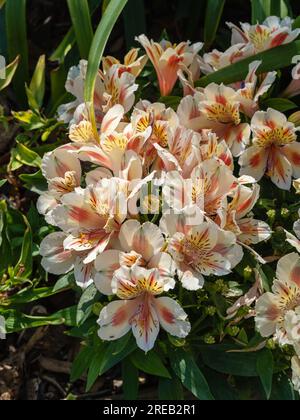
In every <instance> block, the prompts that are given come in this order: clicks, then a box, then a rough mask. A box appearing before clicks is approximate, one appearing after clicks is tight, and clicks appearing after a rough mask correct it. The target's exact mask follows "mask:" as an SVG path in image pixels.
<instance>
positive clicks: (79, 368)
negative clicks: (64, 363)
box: [70, 347, 95, 382]
mask: <svg viewBox="0 0 300 420" xmlns="http://www.w3.org/2000/svg"><path fill="white" fill-rule="evenodd" d="M94 352H95V349H94V348H93V347H83V349H82V350H81V351H80V352H79V353H78V355H77V356H76V358H75V360H74V362H73V364H72V369H71V377H70V381H71V382H76V381H77V380H78V379H80V378H81V377H82V376H83V374H84V372H86V371H87V369H88V368H89V366H90V364H91V362H92V360H93V357H94Z"/></svg>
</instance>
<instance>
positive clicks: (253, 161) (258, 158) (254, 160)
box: [250, 153, 260, 168]
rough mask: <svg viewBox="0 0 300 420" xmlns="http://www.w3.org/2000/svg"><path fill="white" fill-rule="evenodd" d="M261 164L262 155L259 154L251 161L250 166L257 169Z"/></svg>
mask: <svg viewBox="0 0 300 420" xmlns="http://www.w3.org/2000/svg"><path fill="white" fill-rule="evenodd" d="M259 164H260V155H259V154H258V153H257V154H256V155H254V156H253V157H252V158H251V159H250V166H252V168H256V167H257V166H258V165H259Z"/></svg>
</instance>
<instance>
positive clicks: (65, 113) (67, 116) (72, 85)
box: [57, 60, 87, 123]
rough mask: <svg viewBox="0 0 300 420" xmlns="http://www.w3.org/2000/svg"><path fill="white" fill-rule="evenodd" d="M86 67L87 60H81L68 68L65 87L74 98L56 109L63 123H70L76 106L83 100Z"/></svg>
mask: <svg viewBox="0 0 300 420" xmlns="http://www.w3.org/2000/svg"><path fill="white" fill-rule="evenodd" d="M86 69H87V61H86V60H81V61H80V63H79V65H78V66H73V67H71V68H70V70H69V73H68V77H67V81H66V85H65V88H66V91H67V92H69V93H71V94H72V95H73V96H74V97H75V98H76V99H75V100H74V101H73V102H70V103H68V104H64V105H61V106H60V107H59V108H58V110H57V113H58V117H59V120H61V121H64V122H65V123H70V122H71V121H72V120H73V117H74V112H75V111H76V109H77V107H78V106H79V105H80V104H82V103H83V102H84V80H85V76H86Z"/></svg>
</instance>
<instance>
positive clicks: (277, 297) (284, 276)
mask: <svg viewBox="0 0 300 420" xmlns="http://www.w3.org/2000/svg"><path fill="white" fill-rule="evenodd" d="M299 306H300V257H299V255H298V254H296V253H293V254H288V255H286V256H284V257H283V258H281V260H280V261H279V262H278V266H277V271H276V279H275V280H274V283H273V287H272V292H267V293H265V294H264V295H263V296H262V297H261V298H259V300H258V301H257V304H256V318H255V320H256V327H257V329H258V331H259V333H260V334H261V335H262V336H263V337H270V336H272V335H274V336H275V338H276V339H277V340H278V342H279V343H280V344H282V345H285V344H293V343H292V342H291V341H290V340H289V338H288V331H287V329H286V325H287V324H286V321H287V318H286V317H287V316H290V314H289V311H299V309H298V308H299Z"/></svg>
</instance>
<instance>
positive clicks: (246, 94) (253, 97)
mask: <svg viewBox="0 0 300 420" xmlns="http://www.w3.org/2000/svg"><path fill="white" fill-rule="evenodd" d="M261 64H262V62H261V61H254V62H253V63H251V64H250V66H249V73H248V75H247V77H246V79H245V81H243V82H241V83H236V84H235V85H234V87H235V89H237V92H238V94H239V95H240V106H241V110H242V111H243V113H244V114H245V115H247V116H248V117H250V118H252V117H253V115H254V114H255V112H256V111H258V110H259V98H260V97H261V96H263V95H264V94H265V93H267V92H268V90H269V89H270V88H271V86H272V84H273V83H274V82H275V80H276V76H277V73H276V71H273V72H270V73H267V74H265V75H263V76H260V78H258V76H257V74H256V73H257V70H258V68H259V67H260V65H261Z"/></svg>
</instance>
